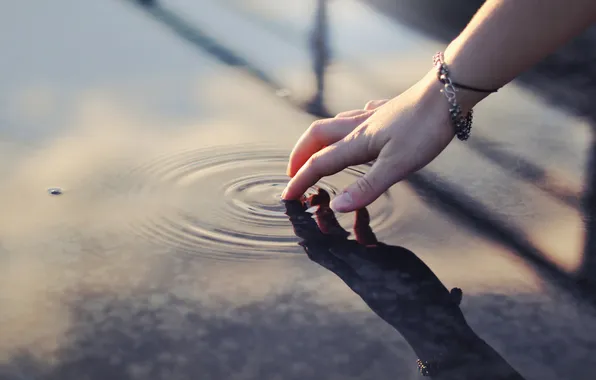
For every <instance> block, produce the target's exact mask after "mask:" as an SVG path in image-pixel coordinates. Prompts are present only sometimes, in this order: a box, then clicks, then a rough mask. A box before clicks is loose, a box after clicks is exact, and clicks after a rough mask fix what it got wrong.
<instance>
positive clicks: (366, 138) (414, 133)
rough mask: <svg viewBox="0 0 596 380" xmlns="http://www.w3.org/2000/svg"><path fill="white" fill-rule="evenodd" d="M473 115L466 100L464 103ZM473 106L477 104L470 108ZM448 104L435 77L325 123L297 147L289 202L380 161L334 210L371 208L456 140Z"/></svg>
mask: <svg viewBox="0 0 596 380" xmlns="http://www.w3.org/2000/svg"><path fill="white" fill-rule="evenodd" d="M459 100H460V102H461V103H462V107H463V108H464V109H465V110H467V107H466V98H465V96H464V95H463V92H462V94H460V97H459ZM470 104H471V102H470ZM453 136H454V130H453V127H452V126H451V124H450V121H449V113H448V103H447V102H446V100H445V97H444V95H443V94H441V92H440V83H439V82H438V81H437V79H436V76H435V74H434V72H430V74H429V75H427V76H426V77H425V78H424V79H422V80H421V81H420V82H419V83H417V84H416V85H414V86H413V87H411V88H410V89H409V90H407V91H406V92H404V93H403V94H401V95H399V96H397V97H395V98H393V99H392V100H389V101H388V102H386V103H385V102H384V101H375V102H369V104H367V107H365V109H364V110H362V111H349V112H346V113H343V114H339V115H338V116H337V117H335V118H332V119H325V120H319V121H317V122H315V123H313V124H312V125H311V127H310V128H309V129H308V130H307V131H306V132H305V133H304V134H303V135H302V137H301V138H300V139H299V141H298V142H297V144H296V146H295V147H294V150H293V151H292V154H291V156H290V162H289V164H288V175H289V176H291V177H293V178H292V179H291V181H290V183H289V184H288V187H287V188H286V190H285V192H284V194H283V198H284V199H298V198H299V197H300V196H301V195H302V194H303V193H304V192H305V191H306V190H307V189H308V188H309V187H310V186H312V185H314V184H315V183H316V182H317V181H318V180H319V179H321V178H322V177H324V176H327V175H331V174H335V173H337V172H339V171H341V170H343V169H345V168H347V167H348V166H351V165H358V164H364V163H367V162H370V161H372V160H376V161H375V163H374V164H373V166H372V167H371V168H370V170H369V171H368V173H366V174H365V175H364V176H363V177H361V178H359V179H358V180H357V182H356V183H354V184H352V185H350V186H349V187H348V188H347V189H345V191H344V193H342V194H341V195H340V196H339V197H337V198H336V199H334V200H333V202H332V204H331V206H332V208H333V209H334V210H336V211H339V212H347V211H353V210H356V209H358V208H362V207H365V206H367V205H368V204H370V203H371V202H372V201H374V200H375V199H377V198H378V197H379V196H380V195H381V194H382V193H383V192H385V191H386V190H387V189H388V188H389V187H390V186H391V185H393V184H394V183H396V182H398V181H400V180H402V179H403V178H405V177H406V176H407V175H408V174H410V173H412V172H414V171H416V170H418V169H420V168H422V167H424V166H426V165H427V164H428V163H429V162H431V161H432V160H433V159H434V158H435V157H436V156H437V155H438V154H439V153H440V152H441V151H442V150H443V149H444V148H445V147H446V146H447V144H449V142H450V141H451V140H452V138H453Z"/></svg>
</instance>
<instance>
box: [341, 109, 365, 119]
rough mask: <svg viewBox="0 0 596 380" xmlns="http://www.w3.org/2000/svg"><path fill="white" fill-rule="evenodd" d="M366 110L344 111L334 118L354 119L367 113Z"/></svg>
mask: <svg viewBox="0 0 596 380" xmlns="http://www.w3.org/2000/svg"><path fill="white" fill-rule="evenodd" d="M367 112H368V111H367V110H351V111H345V112H340V113H338V114H337V115H335V117H336V118H339V117H354V116H360V115H362V114H364V113H367Z"/></svg>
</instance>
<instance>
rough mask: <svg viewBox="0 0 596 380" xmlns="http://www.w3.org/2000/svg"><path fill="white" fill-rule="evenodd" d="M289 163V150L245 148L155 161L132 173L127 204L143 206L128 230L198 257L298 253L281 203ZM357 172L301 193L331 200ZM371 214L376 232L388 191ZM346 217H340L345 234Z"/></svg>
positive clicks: (387, 211)
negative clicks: (132, 201) (134, 201)
mask: <svg viewBox="0 0 596 380" xmlns="http://www.w3.org/2000/svg"><path fill="white" fill-rule="evenodd" d="M287 162H288V152H287V151H284V150H280V149H276V148H272V147H263V146H247V145H243V146H231V147H217V148H211V149H200V150H192V151H185V152H181V153H178V154H175V155H171V156H165V157H161V158H159V159H157V160H155V161H153V162H151V163H149V164H147V165H144V166H142V167H139V168H137V169H135V170H134V171H133V172H132V173H130V174H131V176H130V178H133V179H134V180H133V184H132V186H131V188H130V191H129V194H128V196H129V198H136V199H137V200H138V199H143V200H145V202H146V206H147V207H146V212H143V213H142V217H140V218H139V219H138V220H135V222H134V223H133V225H132V226H131V227H132V228H133V230H134V232H135V233H137V234H138V235H139V236H141V237H143V238H144V239H147V240H149V241H151V242H153V243H155V244H160V245H163V246H165V247H170V248H172V249H174V250H175V251H176V252H178V253H184V254H188V255H194V256H197V257H205V258H212V259H218V260H251V259H273V258H280V257H284V256H285V257H289V256H292V255H291V254H292V253H303V250H302V248H301V247H299V246H298V245H297V242H298V238H297V237H296V236H295V235H294V233H293V229H292V226H291V225H290V222H289V220H288V217H287V216H286V215H285V207H284V205H283V203H282V202H281V193H282V191H283V189H284V187H285V185H286V184H287V182H288V177H287V176H285V175H284V173H285V169H286V165H287ZM362 174H363V167H353V168H348V169H346V170H344V171H343V172H341V173H338V174H336V175H334V176H330V177H326V178H324V179H322V180H321V181H320V182H319V183H318V184H317V186H316V187H313V188H311V189H309V190H308V191H307V195H308V194H311V193H314V192H315V191H317V189H319V188H323V189H325V190H326V191H327V192H329V193H330V194H331V196H333V195H336V194H338V192H339V191H341V189H343V188H344V187H345V186H347V185H348V184H350V183H352V182H353V181H354V180H355V179H356V178H357V177H358V176H360V175H362ZM369 212H370V215H371V227H372V228H373V229H374V230H375V231H378V230H382V229H384V228H387V227H389V226H390V225H391V223H392V219H393V220H395V218H396V213H395V210H394V207H393V202H392V201H391V198H390V196H389V194H388V193H387V194H385V195H384V196H383V197H381V199H379V200H377V201H376V202H375V203H374V204H373V205H371V206H370V207H369ZM352 218H353V215H350V214H338V221H339V222H340V224H342V226H344V227H347V228H349V227H350V225H351V224H352Z"/></svg>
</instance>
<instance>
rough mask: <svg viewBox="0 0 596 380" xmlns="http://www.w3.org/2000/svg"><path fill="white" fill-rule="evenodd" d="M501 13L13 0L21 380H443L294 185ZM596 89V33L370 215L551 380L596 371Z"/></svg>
mask: <svg viewBox="0 0 596 380" xmlns="http://www.w3.org/2000/svg"><path fill="white" fill-rule="evenodd" d="M481 5H482V1H475V0H474V1H464V0H450V1H447V0H434V1H432V0H360V1H358V0H305V1H288V0H153V1H152V0H138V1H133V0H102V1H80V0H56V1H52V2H47V1H43V0H25V1H19V2H16V1H14V2H5V3H4V4H2V5H0V52H1V54H0V69H1V70H0V84H1V86H0V158H1V159H0V190H1V194H2V197H1V198H0V209H1V210H2V214H3V216H2V218H0V379H7V380H8V379H10V380H13V379H77V380H78V379H93V380H94V379H188V378H198V379H256V378H259V379H294V378H296V379H298V378H301V379H302V378H309V379H384V378H387V379H388V378H399V379H415V378H417V377H418V374H417V371H416V366H415V360H416V356H415V355H414V353H413V352H412V351H411V348H410V347H409V346H408V345H407V344H406V342H405V341H404V340H403V339H402V338H401V336H400V335H399V334H398V333H397V332H395V331H394V330H393V329H392V328H391V327H390V326H388V325H386V324H385V323H384V322H383V321H382V320H380V319H379V318H378V317H377V316H376V315H374V314H373V313H372V312H371V311H370V310H369V309H368V308H367V307H366V306H365V305H364V304H363V303H362V302H361V300H360V299H359V298H358V297H357V296H356V295H354V294H353V293H352V292H351V291H350V290H349V289H348V288H347V287H345V285H344V284H343V283H341V281H339V280H338V279H336V278H335V277H334V276H333V274H332V273H329V272H326V271H325V270H324V269H323V268H320V267H318V266H316V265H315V264H314V263H311V262H310V261H309V260H308V259H307V258H306V257H305V256H304V255H303V251H302V250H301V248H300V247H299V246H298V245H297V244H296V243H297V241H298V239H297V238H296V237H295V236H294V234H293V232H292V228H291V226H290V224H289V223H288V221H287V218H286V217H285V215H284V212H283V209H282V207H281V205H280V204H279V194H280V192H281V190H283V187H284V185H285V183H286V182H287V177H286V176H285V165H286V162H287V158H288V155H289V153H290V151H291V149H292V146H293V144H294V143H295V141H296V140H297V139H298V137H299V136H300V135H301V134H302V132H303V131H304V130H305V129H306V128H307V127H308V126H309V125H310V123H312V122H313V121H314V120H316V119H318V118H323V117H332V116H334V115H335V114H337V113H339V112H342V111H345V110H351V109H360V108H362V107H363V106H364V104H366V102H367V101H369V100H372V99H383V98H391V97H394V96H397V95H398V94H400V93H401V92H403V91H404V90H406V89H407V88H408V87H409V86H411V85H412V84H414V83H415V82H416V81H417V80H418V78H420V77H421V76H422V75H423V74H424V73H426V72H427V71H428V70H429V69H430V67H431V64H432V55H433V54H434V53H435V52H436V51H438V50H442V49H444V47H445V46H446V44H447V43H448V42H449V41H450V40H451V39H452V38H454V37H455V36H457V34H458V33H459V32H460V31H461V30H462V29H463V28H464V27H465V25H466V23H467V22H468V21H469V19H470V18H471V17H472V16H473V14H474V13H475V11H476V10H477V9H478V8H479V7H480V6H481ZM595 98H596V29H595V28H594V27H593V28H591V29H589V30H587V31H586V32H585V33H584V34H583V35H581V36H579V37H578V38H576V39H574V40H573V41H571V42H570V43H569V44H567V45H566V46H564V47H563V48H561V49H560V50H559V51H557V52H556V53H554V54H552V55H551V56H549V57H547V58H546V59H545V60H543V61H542V62H541V63H540V64H539V65H537V66H536V67H535V68H533V69H532V70H530V71H528V72H526V73H524V74H523V75H521V76H520V77H519V78H518V79H517V80H516V81H514V82H513V83H512V84H510V85H508V86H507V87H506V88H504V89H502V90H501V91H499V93H497V94H494V95H492V96H491V97H490V98H489V99H487V100H486V101H485V102H483V103H482V104H481V105H479V106H478V107H477V109H476V113H475V124H474V130H473V134H472V137H471V139H470V140H469V141H468V142H466V143H465V144H463V143H458V142H455V143H453V144H451V145H450V146H449V147H448V149H447V150H446V151H445V152H444V153H443V154H442V155H441V158H440V159H438V160H436V162H433V163H432V164H431V165H429V166H428V167H427V168H425V169H424V170H423V171H421V172H420V173H417V174H415V175H413V176H411V177H410V178H408V179H407V180H406V181H404V182H403V183H400V184H398V185H396V186H394V188H392V189H391V190H390V191H389V192H388V193H387V194H385V195H384V196H383V197H382V198H380V199H379V200H378V201H376V202H375V203H374V204H373V205H371V206H370V207H369V212H370V214H371V226H372V227H373V229H374V230H375V232H376V233H377V236H378V238H379V240H382V241H385V242H387V243H390V244H397V245H403V246H405V247H407V248H409V249H411V250H412V251H413V252H415V253H416V254H417V255H418V256H419V257H420V258H422V259H423V260H424V261H425V262H426V263H427V265H428V266H429V267H430V268H431V269H432V270H433V271H434V272H435V273H436V275H437V276H438V277H439V278H440V279H441V280H442V281H443V282H444V283H445V284H446V285H447V286H458V287H461V288H462V289H464V301H463V303H462V310H463V311H464V314H465V316H466V318H467V319H468V321H469V323H470V325H471V326H472V327H473V328H474V330H475V331H476V332H477V333H478V334H479V335H480V336H481V337H482V338H483V339H485V340H486V341H487V342H488V343H489V344H490V345H491V346H493V347H494V348H495V349H496V350H497V351H499V352H500V353H501V354H502V355H503V357H504V358H505V359H506V360H507V361H508V362H509V363H510V364H511V365H512V366H513V367H515V368H516V369H518V370H519V371H520V373H522V374H523V375H524V376H525V377H526V378H528V379H534V378H535V379H538V378H540V379H557V380H558V379H563V378H569V379H579V380H581V379H586V380H588V379H592V375H591V372H590V371H589V370H588V369H587V368H592V367H593V365H594V364H596V357H595V356H594V355H593V352H594V350H595V349H596V318H595V307H596V296H595V294H596V278H595V276H594V274H595V273H596V221H595V215H596V170H595V169H594V163H595V162H596V145H595V143H594V141H595V140H594V129H595V126H596V109H595V108H594V106H593V104H594V102H593V99H595ZM362 170H366V167H362V168H351V169H349V170H346V171H345V172H343V173H339V174H337V175H335V176H332V177H330V178H328V179H325V180H324V181H322V182H321V184H320V186H321V187H323V188H325V189H327V190H328V191H329V192H331V193H332V194H333V193H337V191H341V189H342V188H343V187H344V186H345V185H347V184H349V183H351V182H352V181H354V179H355V177H356V176H357V175H360V174H361V173H362ZM53 188H56V189H59V190H58V192H59V193H60V195H51V194H49V193H48V190H50V189H53ZM339 222H340V223H341V224H342V226H344V227H345V228H347V229H350V228H351V225H352V216H351V215H341V216H340V217H339ZM579 363H581V364H582V365H579Z"/></svg>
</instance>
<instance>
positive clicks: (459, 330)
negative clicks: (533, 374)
mask: <svg viewBox="0 0 596 380" xmlns="http://www.w3.org/2000/svg"><path fill="white" fill-rule="evenodd" d="M307 202H308V203H310V204H309V206H318V209H317V210H316V212H315V217H316V221H315V219H313V218H312V217H311V215H310V214H309V213H308V212H306V209H307V205H306V204H304V203H302V202H300V201H287V202H286V208H287V214H288V216H289V217H290V221H291V222H292V225H293V227H294V231H295V233H296V235H297V236H298V237H299V238H300V239H301V242H300V244H301V245H302V246H303V247H304V250H305V251H306V253H307V255H308V257H309V258H310V259H311V260H312V261H314V262H316V263H318V264H320V265H321V266H323V267H325V268H327V269H328V270H330V271H332V272H333V273H335V274H336V275H337V276H339V277H340V278H341V279H342V280H343V281H344V282H345V283H346V284H347V285H348V286H349V287H350V288H351V289H352V290H353V291H354V292H355V293H356V294H358V295H359V296H360V297H361V298H362V300H363V301H364V302H365V303H366V304H367V305H368V306H369V307H370V308H371V309H372V310H373V311H374V312H375V313H376V314H377V315H379V317H381V318H382V319H383V320H385V321H386V322H387V323H389V324H390V325H392V326H393V327H394V328H395V329H396V330H398V331H399V332H400V333H401V334H402V335H403V337H404V338H405V339H406V340H407V341H408V343H409V344H410V345H411V346H412V348H413V349H414V351H415V352H416V353H417V354H418V356H419V357H420V358H421V359H422V360H424V361H425V363H440V364H438V367H440V368H442V369H443V370H445V371H448V370H449V368H451V369H453V368H462V367H465V366H468V367H467V370H468V372H466V375H464V374H463V373H461V372H458V374H457V376H455V377H454V378H458V379H476V378H482V379H521V377H518V376H519V375H517V374H516V373H515V371H514V370H513V369H512V368H511V367H510V366H509V365H508V364H507V363H506V362H505V361H504V360H502V358H500V357H499V356H498V354H496V353H495V352H494V351H493V350H492V349H491V348H490V347H489V346H488V345H486V343H484V342H483V341H482V340H481V339H480V338H478V337H477V336H476V335H475V333H474V332H473V331H472V330H471V328H470V327H469V326H468V324H467V322H466V320H465V318H464V316H463V314H462V312H461V310H460V309H459V303H460V301H461V290H459V289H457V288H455V289H453V290H452V291H451V292H450V291H448V290H447V288H446V287H445V286H444V285H443V283H442V282H441V281H440V280H439V279H438V278H437V276H435V274H434V273H433V272H432V270H431V269H430V268H429V267H428V266H427V265H426V264H424V262H423V261H422V260H420V259H419V258H418V257H417V256H416V255H415V254H414V253H413V252H411V251H410V250H408V249H406V248H403V247H399V246H391V245H387V244H384V243H381V242H379V241H377V238H376V236H375V234H374V232H373V231H372V229H371V228H370V226H369V223H370V217H369V214H368V212H367V211H366V209H360V210H357V211H356V218H355V222H354V232H355V235H356V236H355V237H356V240H355V241H354V240H349V239H348V236H349V233H348V232H347V231H345V230H344V229H343V228H342V227H341V226H340V225H339V223H338V222H337V220H336V219H335V215H334V213H333V211H332V210H331V209H330V208H329V195H328V194H327V193H326V192H324V191H322V190H320V191H319V193H318V194H316V195H314V196H312V197H310V198H309V199H308V201H307ZM437 358H439V359H437ZM429 366H430V365H429ZM488 366H495V367H494V369H493V373H494V376H486V374H487V373H486V372H485V371H486V370H487V369H488ZM436 368H437V367H435V369H436ZM478 368H480V372H476V371H477V370H478ZM489 373H490V372H489ZM501 375H503V376H504V377H503V376H501ZM441 378H444V377H441ZM449 378H451V377H449Z"/></svg>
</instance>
